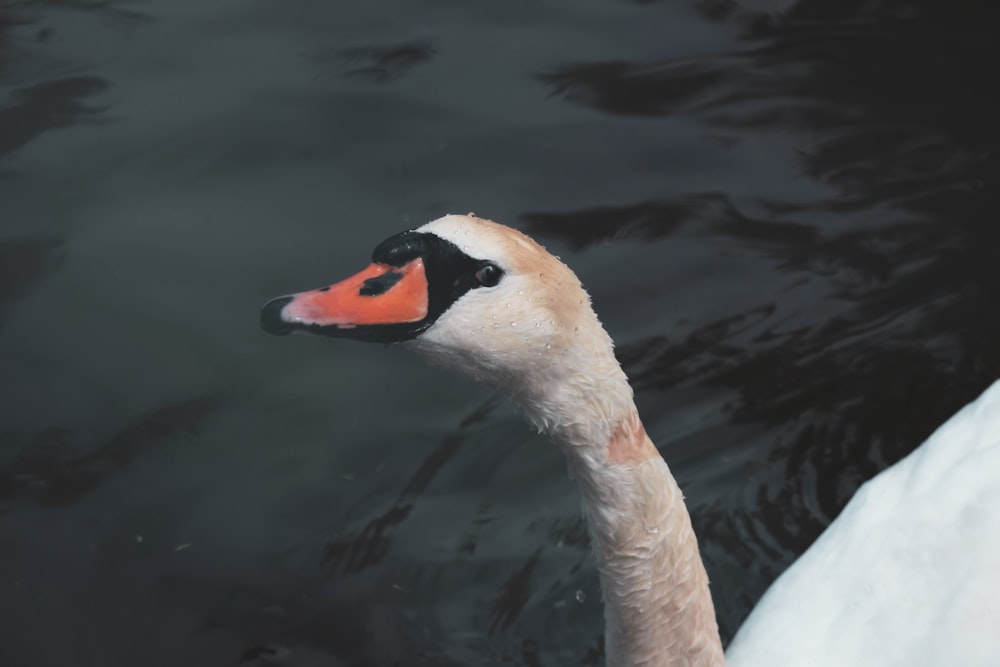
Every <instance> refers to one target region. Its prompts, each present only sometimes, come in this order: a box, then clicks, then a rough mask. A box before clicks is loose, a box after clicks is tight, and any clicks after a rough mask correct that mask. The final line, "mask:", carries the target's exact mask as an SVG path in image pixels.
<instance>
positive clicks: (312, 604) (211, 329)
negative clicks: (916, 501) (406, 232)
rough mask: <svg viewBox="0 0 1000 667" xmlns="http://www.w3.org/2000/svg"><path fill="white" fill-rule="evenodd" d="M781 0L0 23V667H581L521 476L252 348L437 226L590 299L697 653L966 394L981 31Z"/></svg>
mask: <svg viewBox="0 0 1000 667" xmlns="http://www.w3.org/2000/svg"><path fill="white" fill-rule="evenodd" d="M790 4H792V3H777V2H764V1H763V0H761V1H758V2H752V3H750V2H748V3H744V4H736V3H732V2H725V1H724V0H721V1H717V2H684V3H673V2H661V3H656V2H647V3H641V2H636V3H629V2H621V1H618V2H613V1H611V0H603V1H600V2H598V1H596V0H591V1H590V2H585V3H581V2H572V3H571V2H562V3H559V2H549V3H503V4H495V3H492V4H478V5H476V4H473V5H470V4H469V3H461V2H434V3H410V2H399V1H395V2H394V1H391V0H383V1H381V2H372V3H354V4H353V5H351V6H350V7H347V5H346V4H345V3H327V2H319V1H317V0H308V1H307V0H296V1H293V2H282V3H277V2H263V1H257V2H224V1H222V0H218V1H216V2H211V3H206V2H190V1H188V2H183V1H181V0H171V1H170V2H166V1H165V0H148V1H144V2H143V1H137V2H128V3H126V2H121V3H119V2H62V3H43V2H0V211H2V213H0V215H2V218H0V220H2V224H0V399H2V400H0V646H2V647H3V649H2V651H3V660H2V663H3V664H4V665H5V666H6V665H11V666H18V667H19V666H21V665H25V666H27V665H67V664H72V665H134V664H143V665H159V664H163V665H176V664H186V665H218V664H250V665H254V664H270V663H274V662H278V663H280V664H295V665H393V664H427V665H470V664H504V665H557V664H584V665H590V664H597V663H598V661H599V656H600V634H601V626H602V623H601V609H600V592H599V589H598V586H597V578H596V573H595V571H594V567H593V564H592V561H591V560H590V559H589V557H588V555H587V541H586V532H585V529H584V526H583V525H582V523H581V521H580V518H579V505H578V500H577V497H576V493H575V489H574V487H573V485H572V483H571V482H570V481H568V480H567V479H566V475H565V467H564V464H563V462H562V461H561V460H560V458H559V454H558V452H557V451H556V450H555V449H554V448H553V447H551V446H550V445H549V444H548V443H546V442H545V441H544V440H543V439H541V438H539V437H537V436H535V435H533V434H532V433H531V432H530V431H529V429H528V428H527V427H526V426H525V425H524V424H522V422H521V421H520V420H519V419H518V417H517V416H516V415H515V414H514V413H513V412H512V410H511V409H510V408H509V407H508V406H507V405H506V404H505V403H504V402H503V401H501V400H497V399H495V398H494V397H493V396H492V395H491V393H490V392H488V391H487V390H485V389H482V388H479V387H475V386H472V385H470V384H468V383H466V382H465V381H463V380H460V379H458V378H455V377H450V376H443V375H442V374H441V373H440V372H439V371H435V370H433V369H427V368H424V367H423V365H422V364H421V362H420V361H419V360H417V359H415V358H411V357H409V356H407V355H406V354H404V353H402V352H400V351H397V350H393V349H388V350H387V349H383V348H381V347H379V346H365V345H361V344H357V343H350V342H345V341H330V340H320V339H308V338H293V339H276V338H271V337H268V336H266V335H265V334H263V333H261V332H260V331H259V330H258V328H257V312H258V308H259V306H260V304H261V303H262V302H263V301H265V300H266V299H268V298H270V297H272V296H275V295H278V294H282V293H286V292H291V291H296V290H301V289H306V288H311V287H317V286H320V285H323V284H327V283H329V282H331V281H333V280H335V279H337V278H340V277H343V276H345V275H347V274H349V273H351V272H353V271H354V270H357V269H358V268H360V267H361V266H363V265H364V264H365V263H366V261H367V259H368V256H369V253H370V251H371V249H372V248H373V247H374V246H375V244H376V243H378V242H379V241H381V240H382V239H383V238H386V237H388V236H390V235H391V234H393V233H395V232H398V231H400V230H402V229H406V228H409V227H414V226H417V225H419V224H421V223H422V222H424V221H426V220H428V219H431V218H434V217H437V216H438V215H441V214H443V213H445V212H466V211H475V212H476V213H478V214H480V215H484V216H487V217H491V218H494V219H497V220H500V221H505V222H508V223H510V224H514V225H516V226H518V227H520V228H521V229H524V230H525V231H528V232H529V233H531V234H533V235H535V236H536V237H537V238H539V240H541V241H542V242H543V243H545V244H546V245H547V246H548V247H549V248H550V249H552V250H553V251H554V252H556V253H557V254H559V255H561V256H562V257H563V259H565V260H566V261H567V262H568V263H569V264H570V265H571V266H572V267H573V268H574V269H575V270H576V271H577V272H578V273H579V275H580V276H581V278H582V280H583V281H584V283H585V284H586V285H587V286H588V287H589V289H590V291H591V293H592V294H593V297H594V302H595V306H596V308H597V310H598V312H599V313H600V314H601V317H602V319H603V321H604V322H605V324H606V325H607V327H608V329H609V330H610V331H611V333H612V335H613V336H614V337H615V339H616V340H617V341H618V345H619V347H618V351H619V355H620V358H621V360H622V362H623V364H624V365H625V367H626V370H627V371H628V372H629V374H630V376H631V377H632V378H633V380H634V384H635V387H636V389H637V400H638V403H639V406H640V411H641V413H642V415H643V417H644V420H645V421H646V425H647V430H648V432H649V434H650V435H651V436H652V437H653V439H654V440H655V441H656V442H657V444H658V445H659V447H660V449H661V451H662V452H663V453H664V455H665V456H666V457H667V459H668V460H669V461H670V464H671V467H672V468H673V470H674V471H675V473H676V474H677V476H678V478H679V480H680V482H681V485H682V487H683V488H684V490H685V493H686V496H687V498H688V501H689V505H690V508H691V510H692V513H693V517H694V523H695V528H696V530H697V532H698V534H699V538H700V540H701V543H702V545H703V550H704V557H705V560H706V562H707V565H708V569H709V574H710V577H711V579H712V582H713V583H712V586H713V595H714V597H715V599H716V603H717V605H718V609H719V620H720V624H721V626H722V629H723V633H724V635H725V636H726V637H727V638H728V637H729V636H731V634H732V633H733V632H734V631H735V629H736V628H737V627H738V626H739V623H740V622H741V621H742V619H743V618H744V617H745V615H746V614H747V613H748V611H749V609H750V608H752V606H753V604H754V602H755V601H756V599H757V598H758V597H759V595H760V594H761V593H762V591H763V590H764V589H765V588H766V586H767V584H768V583H769V582H770V581H771V580H772V579H773V578H774V577H775V576H777V574H779V573H780V572H781V571H782V569H783V568H785V567H786V566H787V564H788V563H789V562H791V560H793V559H794V557H795V556H796V554H798V553H800V552H801V551H802V550H803V549H805V548H806V547H807V546H808V544H810V543H811V541H812V540H813V539H814V538H815V536H816V535H818V534H819V533H820V532H821V531H822V529H823V527H824V526H825V525H826V524H827V523H829V521H830V520H832V518H833V517H835V516H836V514H837V512H838V511H839V509H840V508H841V507H842V506H843V504H844V503H845V502H846V500H847V499H848V498H849V497H850V495H851V494H852V493H853V491H854V490H855V489H856V488H857V486H858V485H859V484H860V483H862V482H863V481H864V480H865V479H867V478H869V477H871V476H872V475H874V474H876V473H877V472H878V471H879V470H880V469H882V468H884V467H885V466H887V465H889V464H890V463H892V462H893V461H895V460H897V459H898V458H900V457H901V456H903V455H904V454H905V453H906V452H908V451H910V450H911V449H912V448H913V447H915V446H916V445H917V444H919V442H920V441H921V440H922V439H923V438H924V437H925V436H926V435H927V434H928V433H929V432H930V431H931V430H932V429H933V428H934V426H935V425H937V424H939V423H940V422H942V421H943V420H944V419H945V418H946V417H947V416H948V415H949V414H951V413H952V412H954V411H955V410H956V409H957V408H958V407H959V406H960V405H962V404H963V403H964V402H966V401H968V400H970V399H972V398H973V397H974V396H975V395H976V394H977V393H978V392H979V391H980V390H981V389H983V388H984V387H985V386H986V385H987V384H988V383H989V382H990V381H991V380H992V379H994V378H996V377H998V376H1000V346H998V345H997V344H996V341H997V340H1000V298H998V294H1000V273H998V271H997V269H996V266H997V260H998V259H1000V258H998V255H1000V251H998V248H1000V231H998V229H1000V228H998V225H997V222H996V221H997V219H998V215H997V214H998V212H1000V205H998V198H997V194H996V193H997V191H998V190H997V185H998V181H1000V178H998V173H1000V170H998V164H997V153H996V150H997V145H998V135H997V126H996V123H995V119H996V118H997V116H998V113H997V112H998V108H997V102H996V100H995V99H994V98H995V95H994V94H993V88H995V85H994V84H993V80H994V78H995V77H994V74H995V72H994V71H993V70H992V69H991V68H990V66H988V63H991V62H995V61H996V55H997V54H996V53H995V52H996V51H997V47H996V41H995V38H994V37H995V35H996V29H997V16H996V10H995V9H993V8H992V7H991V4H990V3H988V2H985V1H984V2H978V3H977V2H966V3H960V4H958V5H956V4H955V3H945V2H939V3H934V2H924V3H917V2H905V1H903V0H899V1H897V2H888V1H885V2H874V3H873V2H865V3H860V2H857V3H855V2H836V3H828V2H822V1H820V0H803V1H802V2H800V3H798V4H796V5H795V6H794V7H792V8H789V7H788V6H789V5H790ZM991 53H993V55H992V56H991V55H990V54H991ZM519 324H520V323H519Z"/></svg>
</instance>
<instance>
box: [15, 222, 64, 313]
mask: <svg viewBox="0 0 1000 667" xmlns="http://www.w3.org/2000/svg"><path fill="white" fill-rule="evenodd" d="M61 248H62V241H60V240H59V239H56V238H51V237H45V236H38V237H28V238H13V239H6V240H0V330H2V329H3V324H4V320H5V319H6V318H7V315H8V313H9V311H10V310H12V309H13V307H14V305H15V303H16V301H17V300H18V299H19V298H21V297H23V296H24V295H26V294H27V293H28V291H29V290H30V289H31V288H32V287H33V286H34V285H35V283H37V282H38V281H40V280H41V279H42V278H44V277H45V275H46V274H48V273H49V272H51V271H54V270H55V269H56V268H58V267H59V265H60V263H61V262H62V252H61Z"/></svg>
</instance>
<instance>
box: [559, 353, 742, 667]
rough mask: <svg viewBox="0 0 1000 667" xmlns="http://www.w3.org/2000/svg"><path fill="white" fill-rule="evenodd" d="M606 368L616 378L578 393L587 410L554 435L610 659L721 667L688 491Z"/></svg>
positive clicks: (626, 664) (614, 665) (612, 666)
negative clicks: (584, 537)
mask: <svg viewBox="0 0 1000 667" xmlns="http://www.w3.org/2000/svg"><path fill="white" fill-rule="evenodd" d="M618 372H619V373H621V370H620V369H618ZM604 377H605V378H606V379H607V380H610V383H609V384H610V385H611V386H610V387H604V388H599V389H597V390H593V388H592V391H590V392H589V393H587V397H588V398H586V399H585V398H582V397H580V396H577V400H579V401H582V403H578V404H577V407H579V406H580V405H584V406H587V408H588V409H589V410H591V415H590V416H591V418H590V419H584V420H569V419H567V420H562V421H558V422H557V423H556V424H554V425H553V426H554V427H553V428H552V429H551V430H550V434H551V435H552V436H553V437H554V438H555V439H556V440H557V442H559V443H560V445H561V448H562V449H563V451H564V453H565V455H566V458H567V463H568V465H569V469H570V474H571V476H572V477H574V478H575V479H576V480H577V483H578V485H579V488H580V492H581V495H582V498H583V511H584V515H585V518H586V521H587V526H588V531H589V533H590V542H591V548H592V550H593V553H594V557H595V559H596V560H597V565H598V570H599V573H600V579H601V589H602V592H603V596H604V616H605V645H604V646H605V654H606V657H607V665H608V667H631V666H633V665H685V666H691V667H709V666H711V667H717V666H720V665H722V664H723V663H724V658H723V652H722V643H721V641H720V639H719V631H718V626H717V624H716V619H715V609H714V606H713V604H712V597H711V593H710V592H709V588H708V575H707V573H706V572H705V567H704V564H703V563H702V560H701V554H700V552H699V550H698V541H697V538H696V537H695V534H694V530H693V529H692V527H691V518H690V515H689V514H688V511H687V508H686V506H685V504H684V496H683V494H682V493H681V490H680V488H679V487H678V485H677V482H676V481H675V480H674V477H673V475H672V474H671V472H670V469H669V467H668V466H667V464H666V462H665V461H664V460H663V458H662V457H661V456H660V454H659V452H658V451H657V449H656V447H655V446H654V445H653V443H652V441H651V440H650V438H649V436H648V435H647V434H646V430H645V428H644V427H643V425H642V422H641V421H640V419H639V416H638V413H637V411H636V407H635V404H634V402H633V400H632V392H631V389H630V388H629V387H628V384H627V381H626V380H625V379H624V373H621V382H623V383H624V389H623V388H622V387H620V386H618V387H615V386H614V385H615V384H616V380H617V378H616V377H615V376H614V375H613V374H610V375H605V376H604ZM615 390H617V394H614V393H609V392H613V391H615ZM595 397H599V398H596V399H595ZM616 398H617V400H616ZM622 399H626V400H622Z"/></svg>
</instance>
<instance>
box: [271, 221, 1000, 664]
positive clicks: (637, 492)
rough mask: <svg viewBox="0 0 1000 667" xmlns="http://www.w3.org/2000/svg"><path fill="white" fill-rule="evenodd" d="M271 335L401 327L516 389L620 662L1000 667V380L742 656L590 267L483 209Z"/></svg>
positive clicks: (861, 515)
mask: <svg viewBox="0 0 1000 667" xmlns="http://www.w3.org/2000/svg"><path fill="white" fill-rule="evenodd" d="M261 323H262V326H263V328H264V329H265V330H267V331H269V332H271V333H277V334H284V333H291V332H293V331H306V332H310V333H316V334H321V335H328V336H333V337H346V338H354V339H358V340H367V341H380V342H399V343H401V344H403V345H405V346H408V347H411V348H413V349H415V350H416V351H417V352H419V353H421V354H423V355H424V356H426V357H427V358H428V359H429V360H430V361H431V362H432V363H436V364H439V365H442V366H446V367H450V368H454V369H456V370H458V371H459V372H462V373H465V374H467V375H469V376H471V377H472V378H474V379H476V380H478V381H482V382H486V383H488V384H491V385H493V386H495V387H496V388H498V389H499V390H501V391H503V392H504V393H506V394H508V395H509V396H510V397H511V398H512V399H513V401H514V403H515V404H516V405H517V406H518V407H519V409H520V410H521V411H522V412H523V413H524V415H525V416H526V417H527V419H528V420H529V421H530V422H532V423H533V424H534V425H535V426H536V427H537V428H538V429H539V430H541V431H543V432H545V433H547V434H549V435H550V436H552V438H553V440H554V441H555V442H556V443H557V444H558V445H559V446H560V448H561V449H562V451H563V452H564V454H565V456H566V460H567V463H568V466H569V469H570V473H571V475H572V476H573V477H574V478H575V479H576V480H577V483H578V486H579V488H580V492H581V496H582V500H583V511H584V514H585V516H586V519H587V525H588V529H589V531H590V537H591V546H592V549H593V552H594V556H595V559H596V561H597V565H598V569H599V573H600V578H601V586H602V591H603V595H604V603H605V622H606V627H605V653H606V657H607V664H608V665H609V666H612V667H631V666H638V665H657V666H660V665H685V666H692V667H694V666H699V667H701V666H717V665H722V664H723V663H724V662H727V663H728V664H730V665H743V666H749V665H767V666H769V667H776V666H780V665H789V666H791V665H810V666H811V665H820V666H821V665H843V666H845V667H846V666H850V667H858V666H864V665H872V666H873V667H874V666H876V665H877V666H879V667H886V666H893V665H900V666H902V665H906V666H912V665H951V664H954V665H977V666H978V665H983V666H984V667H985V666H986V665H990V666H995V665H1000V636H998V635H1000V633H998V632H996V630H997V629H1000V603H998V602H997V601H998V600H1000V491H998V489H1000V483H998V482H997V481H996V479H995V478H996V477H997V476H998V474H1000V383H997V384H995V385H994V386H993V387H992V388H990V389H989V390H988V391H987V392H986V393H985V394H984V395H983V396H982V397H981V398H980V399H979V400H978V401H976V402H975V403H973V404H972V405H970V406H968V407H966V408H965V409H964V410H963V411H961V412H960V413H959V414H958V415H956V416H955V417H953V418H952V420H950V421H949V422H948V423H947V424H945V425H944V426H943V427H941V428H940V429H939V430H938V431H937V433H935V434H934V435H933V436H932V437H931V438H930V439H929V440H928V441H927V443H925V444H924V445H923V446H922V447H921V448H920V449H918V450H917V451H915V452H914V453H912V454H911V455H910V456H909V457H907V458H906V459H904V460H903V461H901V462H899V463H897V464H896V465H895V466H893V467H892V468H890V469H888V470H886V471H884V472H883V473H882V474H880V475H879V476H878V477H876V478H875V479H874V480H872V481H870V482H868V483H867V484H866V485H865V486H864V487H862V489H861V490H859V492H858V494H857V495H856V496H855V498H854V499H853V500H852V501H851V502H850V503H849V504H848V506H847V507H846V508H845V510H844V512H843V514H842V515H841V516H840V517H839V518H838V519H837V520H836V521H835V522H834V523H833V524H831V526H830V527H829V528H828V529H827V531H826V532H825V533H824V534H823V535H822V536H821V537H820V539H819V540H818V541H817V542H816V544H815V545H813V547H811V548H810V549H809V550H808V551H807V552H806V554H804V555H803V556H802V557H801V558H800V559H799V560H798V561H797V562H796V563H795V564H794V565H793V566H792V567H791V568H789V570H788V571H787V572H786V573H785V574H784V575H782V576H781V577H780V578H779V579H778V580H777V581H776V582H775V583H774V584H773V585H772V587H771V589H770V590H769V591H768V592H767V594H766V595H765V596H764V598H763V599H762V600H761V602H760V604H759V605H758V607H757V608H756V609H755V610H754V611H753V612H752V614H751V615H750V617H749V618H748V619H747V621H746V623H745V624H744V626H743V628H741V630H740V631H739V633H738V634H737V636H736V637H735V639H734V640H733V642H732V644H731V646H730V650H729V652H728V654H727V658H726V659H724V657H723V652H722V645H721V642H720V640H719V633H718V629H717V626H716V620H715V612H714V607H713V606H712V599H711V595H710V592H709V588H708V576H707V574H706V572H705V568H704V566H703V564H702V561H701V557H700V554H699V551H698V544H697V539H696V537H695V534H694V531H693V530H692V528H691V521H690V517H689V515H688V512H687V510H686V508H685V506H684V500H683V495H682V493H681V491H680V489H679V488H678V486H677V483H676V482H675V481H674V478H673V476H672V475H671V473H670V469H669V467H668V466H667V464H666V463H665V462H664V460H663V458H662V457H661V456H660V455H659V452H658V451H657V450H656V448H655V446H654V445H653V443H652V442H651V441H650V439H649V437H648V436H647V435H646V432H645V429H644V428H643V426H642V422H641V421H640V419H639V416H638V413H637V411H636V407H635V403H634V400H633V395H632V389H631V387H630V386H629V384H628V380H627V378H626V377H625V374H624V372H623V371H622V369H621V367H620V366H619V364H618V362H617V360H616V359H615V356H614V352H613V344H612V341H611V339H610V337H609V336H608V334H607V333H606V332H605V330H604V328H603V327H602V326H601V324H600V321H599V320H598V319H597V316H596V315H595V314H594V311H593V309H592V308H591V305H590V298H589V296H588V295H587V293H586V291H585V290H584V289H583V287H582V286H581V285H580V282H579V280H578V279H577V277H576V276H575V274H573V272H572V271H571V270H570V269H569V268H568V267H566V266H565V265H564V264H563V263H562V262H560V261H559V260H558V259H557V258H555V257H553V256H552V255H551V254H549V253H548V252H547V251H545V249H544V248H542V247H541V246H540V245H538V244H537V243H536V242H534V241H533V240H531V239H530V238H528V237H527V236H525V235H524V234H521V233H520V232H518V231H516V230H513V229H511V228H509V227H505V226H503V225H499V224H497V223H494V222H490V221H487V220H483V219H480V218H477V217H475V216H472V215H468V216H459V215H451V216H445V217H443V218H440V219H438V220H435V221H433V222H430V223H428V224H426V225H424V226H423V227H421V228H419V229H417V230H413V231H410V232H404V233H403V234H400V235H397V236H394V237H392V238H390V239H388V240H386V241H385V242H383V243H382V244H380V245H379V246H378V247H376V249H375V251H374V252H373V255H372V264H371V265H370V266H369V267H368V268H366V269H365V270H363V271H361V272H360V273H358V274H356V275H355V276H352V277H350V278H348V279H346V280H343V281H341V282H339V283H336V284H334V285H332V286H330V287H326V288H322V289H319V290H313V291H310V292H302V293H299V294H295V295H290V296H285V297H279V298H277V299H273V300H272V301H270V302H268V303H267V304H266V305H265V306H264V309H263V311H262V314H261Z"/></svg>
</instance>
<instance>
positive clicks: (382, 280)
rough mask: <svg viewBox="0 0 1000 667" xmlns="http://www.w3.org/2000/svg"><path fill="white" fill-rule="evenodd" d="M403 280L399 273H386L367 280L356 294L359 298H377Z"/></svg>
mask: <svg viewBox="0 0 1000 667" xmlns="http://www.w3.org/2000/svg"><path fill="white" fill-rule="evenodd" d="M402 279H403V274H402V273H401V272H399V271H388V272H386V273H383V274H382V275H380V276H376V277H374V278H369V279H368V280H366V281H365V282H364V284H362V285H361V289H360V290H358V294H360V295H361V296H378V295H379V294H385V293H386V292H388V291H389V290H390V289H391V288H392V287H393V285H395V284H396V283H398V282H399V281H400V280H402Z"/></svg>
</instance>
